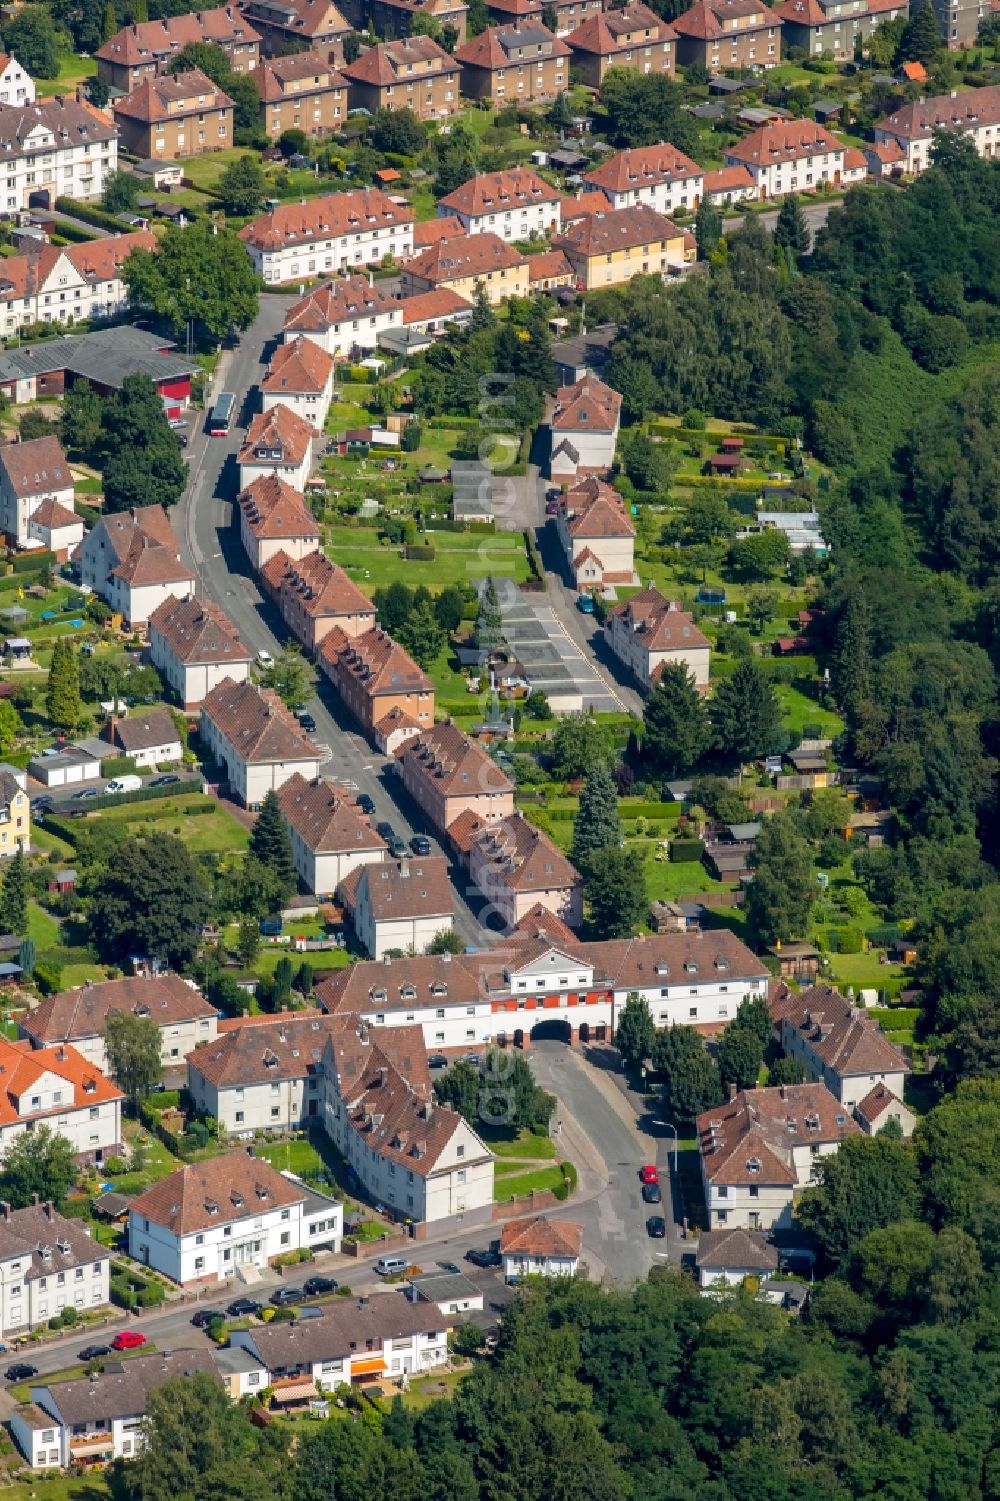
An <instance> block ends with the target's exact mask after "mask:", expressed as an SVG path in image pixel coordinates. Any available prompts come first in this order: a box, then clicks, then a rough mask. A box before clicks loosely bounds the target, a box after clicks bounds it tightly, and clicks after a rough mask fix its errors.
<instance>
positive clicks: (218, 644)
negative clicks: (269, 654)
mask: <svg viewBox="0 0 1000 1501" xmlns="http://www.w3.org/2000/svg"><path fill="white" fill-rule="evenodd" d="M149 657H150V661H151V662H152V664H153V666H154V667H155V668H156V670H157V672H158V673H159V674H160V676H161V677H162V678H164V679H165V681H166V682H167V683H168V684H169V686H170V687H171V688H172V689H173V691H174V693H175V694H176V695H177V697H178V699H179V700H180V703H181V707H182V708H184V709H194V708H197V706H198V705H199V704H200V703H201V701H202V699H203V698H205V696H206V695H207V694H208V693H210V692H211V691H212V689H213V688H215V687H216V686H217V685H218V684H219V683H221V682H222V680H223V678H230V679H231V680H232V681H233V682H237V683H245V682H246V681H247V679H248V678H249V676H250V663H251V661H252V654H251V652H250V651H249V649H248V648H247V647H245V646H244V645H243V643H242V641H241V640H240V638H239V635H238V634H237V631H236V627H235V626H234V625H233V624H232V623H231V621H230V620H229V619H228V618H227V617H226V616H225V615H224V614H223V613H222V611H221V610H220V609H219V607H218V605H215V604H211V603H209V602H207V601H203V600H199V599H196V598H195V597H194V596H193V595H192V596H191V597H190V598H188V599H166V600H164V601H163V603H162V604H161V605H159V606H158V607H157V608H156V609H155V610H154V611H153V613H152V614H151V615H150V617H149Z"/></svg>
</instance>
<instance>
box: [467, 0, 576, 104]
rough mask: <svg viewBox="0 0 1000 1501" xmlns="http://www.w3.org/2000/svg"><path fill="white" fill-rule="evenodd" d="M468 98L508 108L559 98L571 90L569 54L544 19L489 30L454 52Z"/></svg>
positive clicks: (491, 27) (519, 22) (564, 44)
mask: <svg viewBox="0 0 1000 1501" xmlns="http://www.w3.org/2000/svg"><path fill="white" fill-rule="evenodd" d="M455 57H456V59H457V60H458V61H459V62H460V63H461V65H462V93H463V94H464V95H465V96H466V98H468V99H488V100H491V101H492V102H493V103H494V104H497V105H499V106H500V107H501V108H503V106H504V105H505V104H521V103H528V104H530V103H534V102H535V101H536V100H542V99H554V98H555V97H556V95H557V94H561V93H563V92H564V90H565V89H566V88H568V86H569V62H570V51H569V48H568V47H567V45H566V43H565V42H564V41H562V40H561V38H559V37H557V36H553V35H552V32H551V31H549V29H548V27H546V26H543V25H542V22H541V18H540V17H539V19H538V20H534V19H528V20H525V21H516V22H514V23H513V24H512V25H510V26H489V27H487V28H486V30H485V31H481V32H480V33H479V35H478V36H474V37H472V38H471V40H470V41H468V42H466V43H465V44H464V46H462V47H459V48H458V50H457V51H456V53H455Z"/></svg>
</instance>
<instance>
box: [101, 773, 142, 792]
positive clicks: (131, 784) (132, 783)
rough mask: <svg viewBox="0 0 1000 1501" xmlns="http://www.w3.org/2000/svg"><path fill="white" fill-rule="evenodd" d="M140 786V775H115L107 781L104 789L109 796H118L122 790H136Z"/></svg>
mask: <svg viewBox="0 0 1000 1501" xmlns="http://www.w3.org/2000/svg"><path fill="white" fill-rule="evenodd" d="M141 786H142V777H134V776H127V777H115V778H114V780H113V781H111V782H109V783H108V785H107V786H106V787H105V789H104V791H105V792H106V793H107V794H108V796H110V797H120V796H121V794H122V793H123V792H138V791H139V788H140V787H141Z"/></svg>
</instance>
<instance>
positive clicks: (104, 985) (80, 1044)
mask: <svg viewBox="0 0 1000 1501" xmlns="http://www.w3.org/2000/svg"><path fill="white" fill-rule="evenodd" d="M117 1012H123V1013H128V1014H129V1015H132V1016H139V1017H143V1018H145V1019H148V1020H150V1021H153V1022H155V1023H156V1025H157V1027H159V1029H160V1037H161V1045H160V1058H161V1060H162V1062H163V1064H164V1067H167V1068H169V1067H171V1066H173V1067H177V1066H179V1065H180V1064H181V1063H182V1062H183V1061H184V1058H185V1057H186V1055H187V1054H188V1053H190V1052H191V1051H192V1050H193V1049H194V1048H197V1047H201V1046H202V1045H203V1044H204V1043H206V1042H211V1041H212V1040H213V1039H214V1038H215V1036H216V1035H217V1032H218V1021H219V1013H218V1012H217V1011H216V1009H215V1007H214V1006H212V1005H210V1004H209V1002H208V1001H206V1000H205V998H204V996H203V995H202V993H201V991H200V990H199V989H198V987H197V986H196V985H192V984H190V983H189V982H188V981H187V980H182V979H181V977H180V975H150V976H146V975H126V976H125V977H124V979H121V980H103V981H98V982H97V983H96V984H95V983H94V982H93V981H90V980H88V981H87V983H86V984H85V985H81V986H80V987H79V989H77V990H63V991H60V992H59V994H58V995H51V996H48V997H47V998H46V999H45V1000H43V1001H40V1002H39V1004H38V1005H37V1006H34V1007H33V1008H32V1009H31V1010H30V1011H28V1012H26V1013H25V1015H24V1016H22V1017H21V1018H20V1021H19V1031H20V1034H21V1036H22V1037H26V1038H27V1039H28V1041H29V1042H30V1043H31V1046H32V1047H33V1048H51V1047H57V1046H58V1045H59V1044H60V1043H67V1042H68V1043H71V1044H72V1046H73V1048H74V1049H75V1050H76V1051H77V1052H78V1053H79V1054H80V1055H81V1056H82V1057H84V1058H86V1059H87V1061H88V1062H89V1063H92V1064H93V1066H94V1067H95V1068H99V1069H101V1070H102V1071H103V1072H106V1071H107V1068H108V1055H107V1049H106V1047H105V1042H104V1031H105V1028H106V1026H107V1023H108V1018H109V1017H110V1016H113V1015H114V1014H115V1013H117Z"/></svg>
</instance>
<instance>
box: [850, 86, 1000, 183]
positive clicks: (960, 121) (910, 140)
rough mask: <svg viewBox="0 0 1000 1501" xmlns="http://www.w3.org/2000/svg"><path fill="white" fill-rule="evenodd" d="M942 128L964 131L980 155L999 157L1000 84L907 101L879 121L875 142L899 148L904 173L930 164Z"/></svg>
mask: <svg viewBox="0 0 1000 1501" xmlns="http://www.w3.org/2000/svg"><path fill="white" fill-rule="evenodd" d="M939 130H944V131H948V130H957V131H961V132H962V134H963V135H966V136H968V138H969V139H970V140H971V142H972V144H973V145H974V146H975V148H976V151H977V153H978V155H979V156H984V157H987V158H989V157H994V156H1000V86H998V85H997V84H990V85H989V86H988V87H987V88H982V89H965V90H963V91H962V92H961V93H952V94H934V95H932V96H931V97H930V98H929V99H917V100H915V101H914V102H913V103H912V104H904V105H902V106H901V108H899V109H898V110H896V111H895V112H894V113H893V114H891V115H888V116H887V117H886V118H885V119H884V120H879V121H878V122H877V123H876V125H875V144H876V146H888V147H892V146H895V147H897V148H898V149H899V151H900V152H902V160H901V161H899V163H898V165H899V167H900V168H901V169H902V170H903V171H904V172H912V173H918V172H924V171H926V169H927V168H928V167H929V166H930V165H931V146H932V144H933V141H934V133H935V132H936V131H939ZM894 165H895V164H894Z"/></svg>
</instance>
